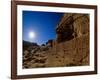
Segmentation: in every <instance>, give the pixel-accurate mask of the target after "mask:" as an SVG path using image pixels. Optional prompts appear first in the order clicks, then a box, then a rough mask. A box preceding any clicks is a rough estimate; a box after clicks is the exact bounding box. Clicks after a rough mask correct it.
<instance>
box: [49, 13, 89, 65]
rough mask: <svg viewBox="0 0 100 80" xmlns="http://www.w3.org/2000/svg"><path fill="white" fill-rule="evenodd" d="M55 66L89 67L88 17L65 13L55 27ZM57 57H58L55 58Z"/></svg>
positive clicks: (86, 15)
mask: <svg viewBox="0 0 100 80" xmlns="http://www.w3.org/2000/svg"><path fill="white" fill-rule="evenodd" d="M56 33H57V35H56V40H55V41H54V43H53V44H54V45H53V49H54V52H56V53H55V54H56V59H58V62H57V60H55V59H54V60H55V61H56V62H54V63H53V62H52V61H53V60H51V61H50V62H51V63H53V64H52V65H56V66H80V65H89V15H88V14H78V13H77V14H73V13H65V14H64V15H63V17H62V19H61V21H60V23H59V24H58V25H57V27H56ZM57 55H58V57H57ZM51 59H53V58H51Z"/></svg>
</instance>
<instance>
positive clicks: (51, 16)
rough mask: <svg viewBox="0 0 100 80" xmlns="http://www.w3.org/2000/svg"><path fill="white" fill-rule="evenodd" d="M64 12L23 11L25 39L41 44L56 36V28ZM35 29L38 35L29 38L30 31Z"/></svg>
mask: <svg viewBox="0 0 100 80" xmlns="http://www.w3.org/2000/svg"><path fill="white" fill-rule="evenodd" d="M62 15H63V13H56V12H36V11H23V40H25V41H31V42H36V43H37V44H39V45H41V44H43V43H45V42H47V41H48V40H49V39H54V38H55V37H56V33H55V29H56V26H57V24H58V23H59V21H60V19H61V17H62ZM30 31H33V32H34V33H35V34H36V37H35V38H34V39H32V40H30V39H29V36H28V33H29V32H30Z"/></svg>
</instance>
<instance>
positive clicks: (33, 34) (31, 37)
mask: <svg viewBox="0 0 100 80" xmlns="http://www.w3.org/2000/svg"><path fill="white" fill-rule="evenodd" d="M29 38H30V39H34V38H35V33H34V32H32V31H30V32H29Z"/></svg>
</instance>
